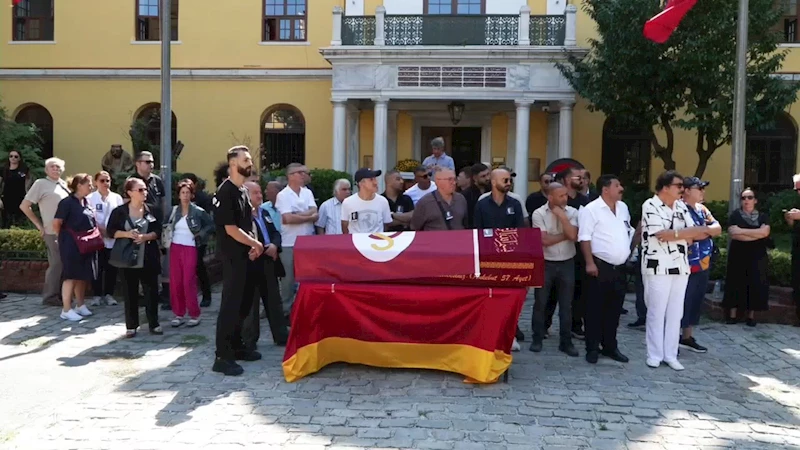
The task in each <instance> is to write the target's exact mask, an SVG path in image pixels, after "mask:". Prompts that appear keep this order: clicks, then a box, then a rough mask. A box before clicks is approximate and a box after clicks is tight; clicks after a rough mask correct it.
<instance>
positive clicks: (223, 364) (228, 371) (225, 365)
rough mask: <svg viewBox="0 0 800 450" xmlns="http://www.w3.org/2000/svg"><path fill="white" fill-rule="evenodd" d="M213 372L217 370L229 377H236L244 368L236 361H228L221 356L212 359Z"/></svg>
mask: <svg viewBox="0 0 800 450" xmlns="http://www.w3.org/2000/svg"><path fill="white" fill-rule="evenodd" d="M211 370H213V371H214V372H219V373H221V374H223V375H227V376H229V377H237V376H239V375H241V374H243V373H244V369H242V366H240V365H239V364H236V361H229V360H225V359H222V358H217V359H215V360H214V366H213V367H211Z"/></svg>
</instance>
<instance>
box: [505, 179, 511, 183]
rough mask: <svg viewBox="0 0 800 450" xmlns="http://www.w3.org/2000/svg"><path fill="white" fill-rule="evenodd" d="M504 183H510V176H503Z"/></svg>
mask: <svg viewBox="0 0 800 450" xmlns="http://www.w3.org/2000/svg"><path fill="white" fill-rule="evenodd" d="M503 183H504V184H511V178H503Z"/></svg>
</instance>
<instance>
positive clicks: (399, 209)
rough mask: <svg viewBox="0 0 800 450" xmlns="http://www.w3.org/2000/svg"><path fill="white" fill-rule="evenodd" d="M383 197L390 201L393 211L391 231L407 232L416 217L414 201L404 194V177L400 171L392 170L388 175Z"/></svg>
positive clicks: (390, 207)
mask: <svg viewBox="0 0 800 450" xmlns="http://www.w3.org/2000/svg"><path fill="white" fill-rule="evenodd" d="M381 195H383V196H384V197H386V200H388V201H389V210H390V211H392V223H390V224H389V231H403V230H407V229H408V227H409V224H410V223H411V217H412V216H413V215H414V201H413V200H411V197H409V196H407V195H405V194H403V177H401V176H400V172H399V171H397V170H390V171H389V172H387V173H386V190H385V191H384V192H383V194H381Z"/></svg>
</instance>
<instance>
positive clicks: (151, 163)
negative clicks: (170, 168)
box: [139, 160, 155, 166]
mask: <svg viewBox="0 0 800 450" xmlns="http://www.w3.org/2000/svg"><path fill="white" fill-rule="evenodd" d="M139 162H140V163H145V164H150V165H151V166H152V165H153V164H154V163H155V161H145V160H141V161H139Z"/></svg>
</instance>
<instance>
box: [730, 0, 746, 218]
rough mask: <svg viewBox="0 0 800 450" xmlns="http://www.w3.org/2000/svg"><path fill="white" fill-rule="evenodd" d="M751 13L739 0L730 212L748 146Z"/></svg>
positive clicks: (741, 179) (735, 204) (739, 188)
mask: <svg viewBox="0 0 800 450" xmlns="http://www.w3.org/2000/svg"><path fill="white" fill-rule="evenodd" d="M749 15H750V5H749V2H748V0H739V19H738V25H739V27H738V31H737V35H736V87H735V91H734V93H733V101H734V105H733V136H732V142H731V151H732V154H731V190H730V201H729V204H728V212H729V213H731V212H733V211H734V210H736V209H737V208H738V206H739V195H740V194H741V192H742V188H743V187H742V184H743V182H744V165H743V161H744V153H745V146H746V132H745V111H746V109H747V103H746V101H747V28H748V22H749V19H750V17H749Z"/></svg>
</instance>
